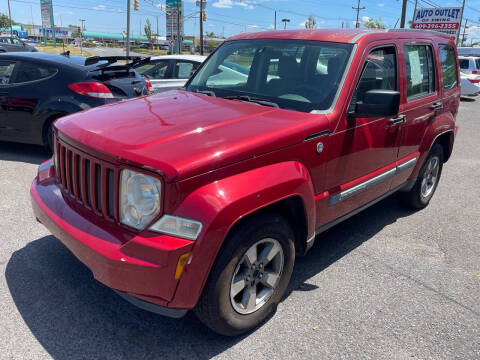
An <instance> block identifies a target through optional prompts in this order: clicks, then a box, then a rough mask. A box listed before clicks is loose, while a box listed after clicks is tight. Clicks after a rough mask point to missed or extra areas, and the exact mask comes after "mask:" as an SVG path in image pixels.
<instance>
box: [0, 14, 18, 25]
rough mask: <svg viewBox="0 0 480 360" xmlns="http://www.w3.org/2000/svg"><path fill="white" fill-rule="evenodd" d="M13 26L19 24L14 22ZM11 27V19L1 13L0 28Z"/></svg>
mask: <svg viewBox="0 0 480 360" xmlns="http://www.w3.org/2000/svg"><path fill="white" fill-rule="evenodd" d="M12 25H17V23H16V22H15V21H13V20H12ZM9 27H10V18H9V17H8V16H7V15H5V14H3V13H0V28H9Z"/></svg>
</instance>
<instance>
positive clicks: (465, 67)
mask: <svg viewBox="0 0 480 360" xmlns="http://www.w3.org/2000/svg"><path fill="white" fill-rule="evenodd" d="M458 62H459V63H460V70H461V71H462V72H464V73H466V74H480V58H479V57H475V56H459V57H458Z"/></svg>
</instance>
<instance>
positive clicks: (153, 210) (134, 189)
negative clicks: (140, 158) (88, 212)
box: [120, 170, 162, 230]
mask: <svg viewBox="0 0 480 360" xmlns="http://www.w3.org/2000/svg"><path fill="white" fill-rule="evenodd" d="M161 192H162V183H161V182H160V180H158V179H156V178H154V177H152V176H148V175H145V174H142V173H139V172H136V171H132V170H122V171H121V173H120V222H121V223H122V224H125V225H128V226H130V227H133V228H135V229H137V230H143V229H144V228H145V227H146V226H147V225H148V223H150V221H152V220H153V219H154V218H155V217H156V216H157V215H158V214H159V213H160V194H161Z"/></svg>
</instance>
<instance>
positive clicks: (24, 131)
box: [0, 53, 151, 146]
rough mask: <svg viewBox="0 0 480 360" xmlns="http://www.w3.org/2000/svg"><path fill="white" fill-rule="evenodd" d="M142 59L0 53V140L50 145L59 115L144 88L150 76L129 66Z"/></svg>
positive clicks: (139, 92)
mask: <svg viewBox="0 0 480 360" xmlns="http://www.w3.org/2000/svg"><path fill="white" fill-rule="evenodd" d="M121 60H124V61H125V60H126V63H122V64H120V63H119V61H121ZM143 61H148V58H146V59H140V58H128V59H126V58H125V57H118V56H117V57H90V58H84V57H79V56H69V54H68V53H66V54H62V55H59V54H48V53H6V54H0V140H5V141H15V142H22V143H30V144H40V145H45V146H50V145H51V136H50V132H51V126H52V123H53V122H54V121H55V120H56V119H58V118H59V117H62V116H64V115H67V114H71V113H74V112H77V111H81V110H85V109H89V108H92V107H96V106H100V105H105V104H109V103H113V102H116V101H119V100H123V99H128V98H132V97H137V96H141V95H146V94H148V93H149V91H150V86H151V85H150V82H149V81H148V80H146V79H145V78H144V77H143V76H142V75H139V74H138V73H137V72H136V71H135V70H134V69H133V66H135V65H138V64H141V63H142V62H143Z"/></svg>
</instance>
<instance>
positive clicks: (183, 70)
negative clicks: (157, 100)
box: [174, 61, 198, 79]
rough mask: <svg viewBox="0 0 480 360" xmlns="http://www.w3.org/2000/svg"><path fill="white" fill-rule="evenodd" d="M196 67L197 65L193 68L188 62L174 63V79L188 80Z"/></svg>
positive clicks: (192, 64) (193, 65)
mask: <svg viewBox="0 0 480 360" xmlns="http://www.w3.org/2000/svg"><path fill="white" fill-rule="evenodd" d="M197 67H198V65H197V66H195V64H194V63H192V62H189V61H177V62H176V63H175V75H174V78H176V79H188V78H189V77H190V75H192V73H193V72H194V71H195V69H196V68H197Z"/></svg>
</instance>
